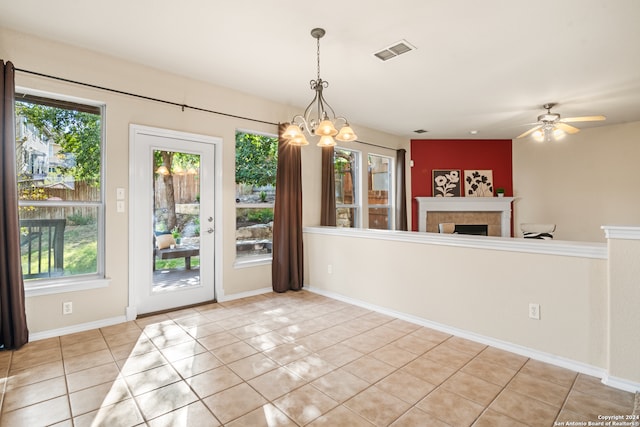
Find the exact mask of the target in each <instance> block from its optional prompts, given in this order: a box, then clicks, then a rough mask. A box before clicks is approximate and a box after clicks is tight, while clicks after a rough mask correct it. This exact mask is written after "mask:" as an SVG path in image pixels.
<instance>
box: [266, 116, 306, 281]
mask: <svg viewBox="0 0 640 427" xmlns="http://www.w3.org/2000/svg"><path fill="white" fill-rule="evenodd" d="M286 127H287V123H285V124H280V125H279V127H278V171H277V173H276V202H275V206H274V209H273V211H274V212H273V254H272V255H273V259H272V264H271V283H272V286H273V290H274V291H275V292H286V291H287V290H290V289H291V290H300V289H302V286H303V275H304V274H303V273H304V271H303V252H302V162H301V158H300V147H299V146H295V145H292V144H289V143H288V142H287V140H285V139H284V138H282V133H283V132H284V130H285V129H286Z"/></svg>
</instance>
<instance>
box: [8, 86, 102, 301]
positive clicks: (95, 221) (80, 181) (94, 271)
mask: <svg viewBox="0 0 640 427" xmlns="http://www.w3.org/2000/svg"><path fill="white" fill-rule="evenodd" d="M102 123H103V119H102V108H101V107H99V106H94V105H86V104H81V103H77V102H71V101H64V100H60V99H51V98H44V97H39V96H33V95H28V94H16V127H17V129H16V159H17V164H16V166H17V167H16V172H17V181H18V195H19V199H20V200H19V218H20V249H21V255H22V273H23V277H24V279H25V289H29V288H30V287H34V286H40V285H41V284H42V283H43V280H48V281H59V280H60V279H65V280H68V279H69V277H86V278H92V279H95V278H102V277H104V267H103V266H104V250H103V248H104V244H103V238H104V232H103V218H104V203H103V196H102V166H101V165H102V146H103V144H102V140H103V129H102Z"/></svg>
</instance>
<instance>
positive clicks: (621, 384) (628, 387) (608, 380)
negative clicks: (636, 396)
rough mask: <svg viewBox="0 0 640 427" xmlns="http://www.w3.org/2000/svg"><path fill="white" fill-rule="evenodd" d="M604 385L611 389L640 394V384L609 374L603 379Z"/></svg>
mask: <svg viewBox="0 0 640 427" xmlns="http://www.w3.org/2000/svg"><path fill="white" fill-rule="evenodd" d="M602 383H603V384H605V385H608V386H610V387H613V388H617V389H620V390H624V391H628V392H631V393H638V392H640V384H638V383H636V382H633V381H629V380H625V379H624V378H617V377H612V376H610V375H609V374H606V375H605V376H604V377H603V378H602Z"/></svg>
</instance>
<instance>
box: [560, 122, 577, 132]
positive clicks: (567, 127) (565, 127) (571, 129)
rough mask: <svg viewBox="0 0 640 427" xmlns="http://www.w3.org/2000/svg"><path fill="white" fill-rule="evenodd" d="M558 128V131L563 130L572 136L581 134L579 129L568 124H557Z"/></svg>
mask: <svg viewBox="0 0 640 427" xmlns="http://www.w3.org/2000/svg"><path fill="white" fill-rule="evenodd" d="M556 127H557V128H558V129H562V130H563V131H565V132H566V133H570V134H573V133H578V132H580V129H578V128H577V127H573V126H571V125H568V124H566V123H556Z"/></svg>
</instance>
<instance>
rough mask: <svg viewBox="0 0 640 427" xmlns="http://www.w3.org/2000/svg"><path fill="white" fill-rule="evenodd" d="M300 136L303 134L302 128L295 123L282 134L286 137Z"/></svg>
mask: <svg viewBox="0 0 640 427" xmlns="http://www.w3.org/2000/svg"><path fill="white" fill-rule="evenodd" d="M298 136H302V131H301V130H300V126H298V125H295V124H291V125H289V126H287V128H286V129H285V131H284V133H283V134H282V137H283V138H286V139H293V138H296V137H298Z"/></svg>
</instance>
